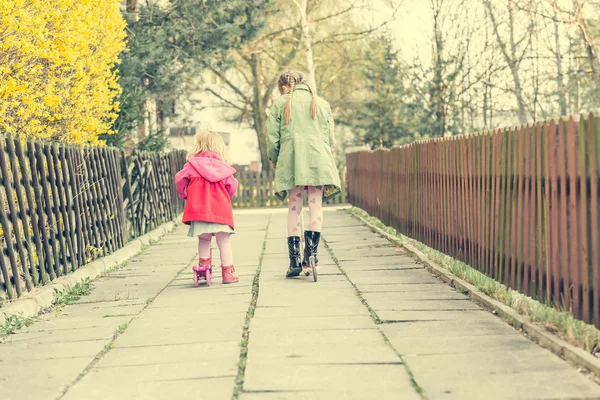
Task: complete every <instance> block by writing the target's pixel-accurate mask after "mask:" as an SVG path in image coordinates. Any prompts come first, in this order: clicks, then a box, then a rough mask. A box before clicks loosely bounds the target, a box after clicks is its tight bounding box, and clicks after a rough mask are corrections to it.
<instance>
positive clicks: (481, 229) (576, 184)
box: [347, 114, 600, 327]
mask: <svg viewBox="0 0 600 400" xmlns="http://www.w3.org/2000/svg"><path fill="white" fill-rule="evenodd" d="M347 169H348V183H347V186H348V192H349V202H350V203H352V204H354V205H356V206H358V207H361V208H363V209H365V210H366V211H368V212H369V213H370V214H371V215H374V216H376V217H378V218H379V219H381V220H382V221H383V222H384V223H386V224H388V225H390V226H393V227H394V228H396V229H397V230H398V231H399V232H401V233H403V234H405V235H407V236H410V237H412V238H415V239H417V240H419V241H421V242H423V243H425V244H427V245H428V246H430V247H433V248H435V249H437V250H439V251H441V252H443V253H446V254H449V255H451V256H453V257H456V258H458V259H460V260H462V261H464V262H466V263H467V264H470V265H471V266H472V267H474V268H477V269H478V270H479V271H481V272H483V273H485V274H486V275H488V276H490V277H492V278H494V279H496V280H498V281H500V282H502V283H504V284H505V285H507V286H508V287H510V288H513V289H516V290H518V291H521V292H523V293H526V294H528V295H531V296H533V297H536V298H538V299H543V300H546V301H547V302H548V303H550V304H554V305H555V306H556V307H559V308H562V309H567V310H569V311H571V312H572V313H573V315H574V316H575V317H576V318H579V319H581V320H584V321H586V322H590V323H594V324H595V325H596V327H600V231H599V229H600V221H599V210H598V205H599V203H600V201H599V200H600V199H599V197H600V194H599V184H600V182H599V177H600V117H598V115H597V114H596V115H593V114H590V115H582V116H581V117H580V118H577V117H571V118H568V119H566V118H565V119H560V120H555V121H549V122H544V123H538V124H535V125H527V126H521V127H517V128H510V129H501V130H496V131H494V132H485V133H479V134H475V135H469V136H462V137H453V138H447V139H435V140H430V141H424V142H418V143H415V144H412V145H409V146H404V147H397V148H393V149H391V150H377V151H372V152H358V153H351V154H348V156H347Z"/></svg>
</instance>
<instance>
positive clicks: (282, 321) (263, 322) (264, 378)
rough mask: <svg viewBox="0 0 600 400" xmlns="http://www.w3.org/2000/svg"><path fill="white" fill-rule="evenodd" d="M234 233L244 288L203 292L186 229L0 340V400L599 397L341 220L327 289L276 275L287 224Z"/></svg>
mask: <svg viewBox="0 0 600 400" xmlns="http://www.w3.org/2000/svg"><path fill="white" fill-rule="evenodd" d="M236 224H237V226H238V230H237V234H236V235H235V236H234V238H233V245H234V254H235V256H236V259H237V262H236V269H237V270H238V272H239V274H240V276H241V279H242V281H241V282H240V283H239V284H236V285H222V284H220V280H217V282H215V284H214V285H213V286H212V287H210V288H206V287H201V288H194V287H193V286H192V282H191V273H190V266H191V265H192V264H193V262H194V261H195V260H196V244H195V242H194V241H193V240H192V239H190V238H188V237H187V236H186V229H185V227H180V228H178V229H177V230H176V231H175V232H174V233H173V234H171V235H169V236H168V237H166V238H164V239H163V240H162V241H161V242H160V243H159V244H156V245H154V246H151V247H150V248H148V249H147V250H146V251H145V252H144V253H142V254H141V255H140V256H138V257H136V258H135V259H134V260H133V261H132V262H131V263H129V264H128V265H127V266H125V267H123V268H121V269H119V270H118V271H116V272H114V273H112V274H111V275H109V276H108V277H105V278H102V279H101V280H100V281H98V282H97V283H96V287H95V289H94V291H93V292H92V294H91V295H90V296H86V297H83V298H82V299H81V300H80V301H79V302H77V303H75V304H73V305H71V306H68V307H66V308H65V309H64V312H63V313H62V314H61V315H58V316H56V315H46V316H44V317H42V318H41V320H40V321H39V322H37V323H36V324H34V325H33V326H32V327H30V328H28V329H26V330H24V331H21V332H20V333H18V334H16V335H12V336H10V337H9V338H8V339H7V340H6V342H5V343H3V344H0V399H3V400H5V399H6V400H9V399H10V400H12V399H15V400H16V399H19V400H20V399H69V400H71V399H78V400H79V399H86V400H87V399H89V400H95V399H102V400H112V399H165V398H169V399H187V398H190V397H191V396H193V397H194V398H201V399H230V398H232V395H233V394H234V392H236V388H237V389H240V387H241V385H240V383H241V382H242V381H243V390H241V391H240V392H239V398H240V399H371V398H376V399H420V398H425V399H598V398H600V386H598V385H596V384H595V383H593V382H592V381H590V380H589V379H588V378H586V377H584V376H582V375H581V374H579V373H578V372H577V371H576V370H575V369H574V368H572V367H571V366H569V365H568V364H567V363H566V362H564V361H562V360H561V359H560V358H558V357H556V356H555V355H553V354H552V353H550V352H548V351H547V350H544V349H542V348H540V347H538V346H537V345H535V344H534V343H532V342H530V341H529V340H528V339H526V338H525V337H523V336H522V335H521V334H519V333H518V332H516V331H515V330H514V329H512V328H511V327H509V326H508V325H506V324H505V323H504V322H502V321H501V320H500V319H498V318H497V317H495V316H494V315H492V314H489V313H487V312H486V311H484V310H482V309H481V308H480V307H479V306H477V305H476V304H474V303H472V302H471V301H470V300H469V299H468V298H466V297H465V296H463V295H462V294H460V293H457V292H456V291H454V290H452V289H451V288H449V287H448V286H446V285H445V284H443V283H442V282H441V281H439V280H438V279H436V278H434V277H432V276H431V275H430V274H428V273H427V272H426V271H425V270H424V269H423V268H422V267H420V266H419V265H417V264H415V263H414V261H413V260H412V259H411V258H408V257H406V256H404V255H403V254H402V253H401V252H400V251H398V250H397V249H396V248H394V247H392V246H391V245H390V243H389V242H387V241H386V240H384V239H381V238H379V237H378V236H376V235H375V234H373V233H371V232H370V231H369V230H368V229H367V228H365V227H364V226H362V225H361V224H360V223H359V222H358V221H356V220H354V219H353V218H351V217H349V216H348V215H347V214H345V213H344V212H340V211H335V210H328V211H327V212H326V231H325V233H324V237H325V238H326V240H327V244H328V249H327V248H325V247H322V248H321V251H320V257H319V258H320V265H321V274H320V279H319V282H318V283H314V282H312V279H307V278H298V279H292V280H286V279H284V278H283V274H284V272H285V269H286V266H287V255H286V253H285V251H286V244H285V229H284V224H285V214H284V213H283V212H281V211H280V210H262V211H247V212H240V213H238V214H237V215H236ZM328 250H329V251H328ZM332 255H333V257H332ZM215 256H216V257H218V252H215ZM261 260H262V263H261V262H260V261H261ZM259 266H261V268H258V267H259ZM255 278H256V279H255ZM253 283H256V284H257V285H255V286H254V287H253ZM253 289H254V290H253ZM247 323H248V324H249V325H248V324H247ZM243 335H244V338H245V339H244V340H242V337H243ZM246 353H247V358H245V354H246ZM236 393H237V392H236Z"/></svg>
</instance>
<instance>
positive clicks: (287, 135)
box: [268, 71, 341, 278]
mask: <svg viewBox="0 0 600 400" xmlns="http://www.w3.org/2000/svg"><path fill="white" fill-rule="evenodd" d="M278 86H279V92H280V93H281V94H282V96H281V97H280V98H279V99H277V100H276V101H275V103H274V104H273V106H272V108H271V114H270V117H269V125H268V135H269V142H268V143H269V159H270V160H271V162H272V163H273V167H274V168H275V191H276V192H277V196H278V197H279V198H280V199H281V200H284V199H285V198H286V197H287V198H289V209H288V249H289V256H290V266H289V269H288V271H287V273H286V277H288V278H290V277H294V276H298V275H300V273H301V272H302V270H303V269H304V270H305V272H308V271H309V268H308V259H309V257H310V256H311V255H312V256H314V257H315V263H317V258H316V255H317V249H318V247H319V240H320V237H321V229H322V227H323V206H322V205H323V201H327V200H329V199H331V198H333V197H335V196H336V195H338V194H339V193H340V192H341V188H340V177H339V175H338V171H337V168H336V166H335V161H334V159H333V154H332V152H331V147H332V145H333V127H334V124H333V115H332V114H331V107H330V106H329V103H327V102H326V101H325V100H323V99H321V98H320V97H317V96H316V95H315V94H314V92H313V90H312V88H311V87H310V85H308V82H307V79H306V77H305V76H304V75H303V74H302V73H300V72H297V71H286V72H284V73H282V74H281V75H280V77H279V80H278ZM305 191H307V192H308V208H309V211H310V227H309V229H308V230H306V231H305V232H304V239H305V248H304V255H303V258H302V259H301V255H300V236H299V235H300V230H301V228H300V218H301V215H302V204H303V194H304V192H305ZM307 275H308V273H307Z"/></svg>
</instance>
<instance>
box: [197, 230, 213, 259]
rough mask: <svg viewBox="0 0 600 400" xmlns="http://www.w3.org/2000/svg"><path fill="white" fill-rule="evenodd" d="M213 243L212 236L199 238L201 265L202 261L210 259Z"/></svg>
mask: <svg viewBox="0 0 600 400" xmlns="http://www.w3.org/2000/svg"><path fill="white" fill-rule="evenodd" d="M211 241H212V235H211V234H210V233H205V234H203V235H200V236H198V257H199V258H200V264H202V260H207V259H209V258H210V242H211Z"/></svg>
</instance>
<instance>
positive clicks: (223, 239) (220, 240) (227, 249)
mask: <svg viewBox="0 0 600 400" xmlns="http://www.w3.org/2000/svg"><path fill="white" fill-rule="evenodd" d="M215 236H216V237H217V246H219V253H221V276H222V277H223V283H235V282H237V281H239V280H240V278H239V277H238V276H237V274H236V273H235V269H234V267H233V251H232V250H231V234H229V233H225V232H217V233H216V234H215Z"/></svg>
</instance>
